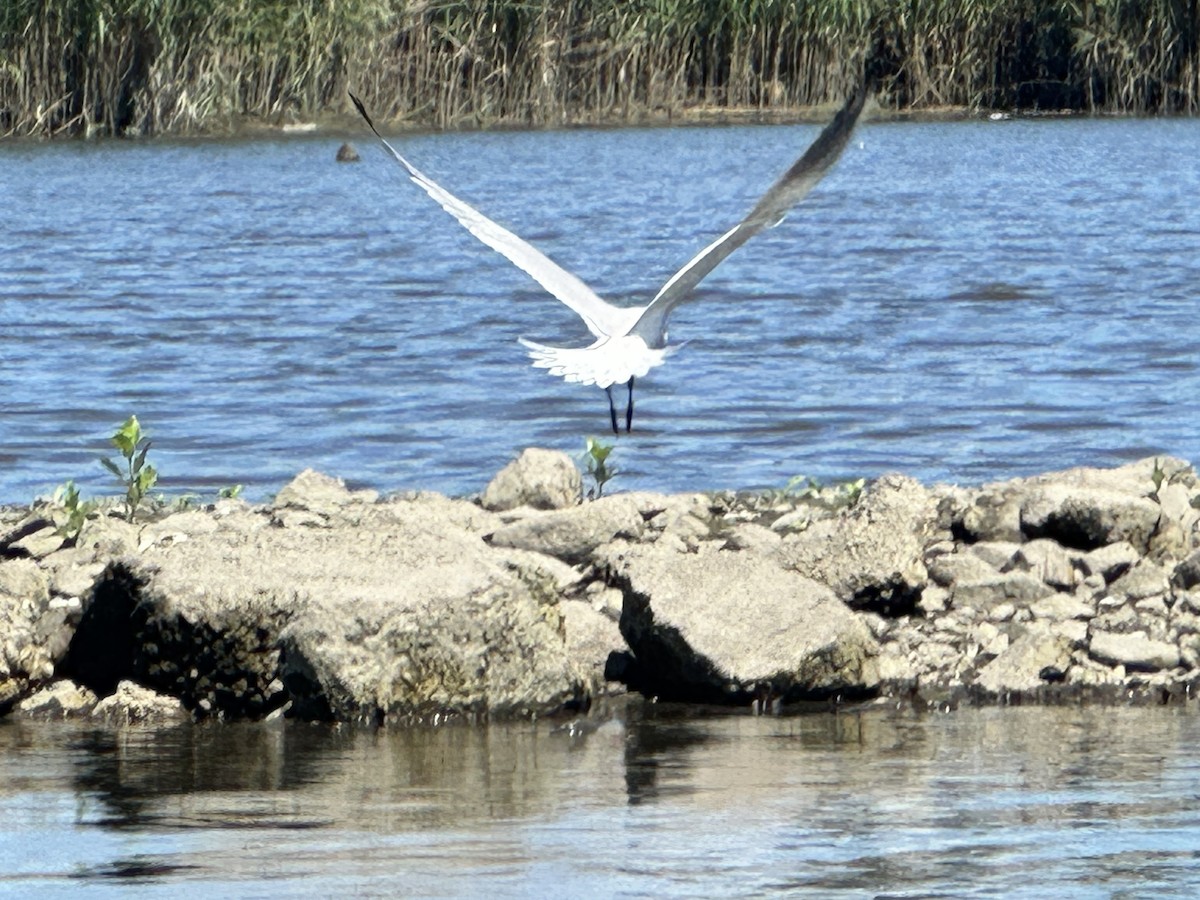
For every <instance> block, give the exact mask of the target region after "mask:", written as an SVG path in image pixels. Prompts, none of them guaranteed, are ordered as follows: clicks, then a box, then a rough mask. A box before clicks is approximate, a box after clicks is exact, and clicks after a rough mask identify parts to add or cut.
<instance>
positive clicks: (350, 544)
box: [0, 450, 1200, 724]
mask: <svg viewBox="0 0 1200 900" xmlns="http://www.w3.org/2000/svg"><path fill="white" fill-rule="evenodd" d="M580 495H581V479H580V475H579V472H578V470H577V469H576V468H575V466H574V464H573V463H572V461H571V459H570V458H569V457H567V456H566V455H565V454H561V453H557V452H552V451H537V450H530V451H526V452H525V453H524V454H522V456H521V457H520V458H519V459H518V460H516V461H514V463H512V464H510V466H508V467H506V469H505V470H503V471H502V472H501V473H499V474H498V475H497V476H496V478H495V479H494V480H493V482H492V483H491V484H490V485H489V486H488V488H487V490H486V491H484V493H483V494H482V495H481V496H480V497H479V498H475V499H474V500H466V499H453V498H448V497H444V496H441V495H438V494H432V493H413V494H406V495H402V496H397V497H389V498H380V497H379V496H378V495H377V494H376V493H375V492H373V491H350V490H348V489H347V488H346V487H345V486H344V485H343V484H342V483H341V482H340V481H337V480H335V479H333V478H330V477H328V476H324V475H320V474H318V473H315V472H311V471H308V472H304V473H302V474H301V475H299V476H297V477H296V479H294V480H293V481H292V482H291V483H290V484H289V485H287V486H286V487H284V488H283V489H282V490H281V491H280V492H279V493H278V494H277V495H276V497H275V499H274V501H273V502H272V503H271V504H269V505H258V506H254V505H249V504H247V503H244V502H241V501H238V500H228V499H227V500H221V501H220V502H218V503H216V504H214V505H212V506H209V507H206V508H203V509H189V510H184V511H176V512H163V513H160V514H158V515H155V516H153V517H151V518H150V519H148V520H145V521H136V522H133V523H130V522H126V521H125V520H124V519H123V518H120V517H119V516H117V515H115V514H98V513H94V514H93V515H92V517H91V518H89V519H87V520H86V521H85V522H84V523H83V524H82V527H81V528H80V529H79V530H78V534H77V536H76V537H74V538H73V539H68V538H67V537H65V536H64V532H65V531H68V530H69V529H68V528H65V527H63V525H64V519H63V512H62V511H61V510H57V509H55V508H53V507H51V506H48V505H41V506H37V507H35V508H32V509H16V508H8V509H6V510H4V513H3V516H0V709H2V710H3V711H4V712H6V713H16V714H19V715H33V716H46V715H49V716H59V715H62V716H86V715H99V716H102V717H106V718H112V717H116V718H118V719H122V720H138V719H151V720H154V719H161V718H165V719H168V720H170V719H174V718H187V717H196V718H205V717H219V718H251V719H255V718H263V717H270V716H279V715H287V716H294V717H299V718H302V719H313V720H338V721H347V722H360V723H375V724H384V723H403V722H417V721H441V720H443V719H444V718H446V717H450V718H453V719H467V720H479V719H481V718H487V717H495V716H499V717H509V716H518V717H520V716H529V715H546V714H554V713H562V712H575V711H581V710H586V709H587V708H588V707H589V706H590V705H591V704H592V703H594V702H595V701H596V700H598V699H602V698H607V697H611V696H614V695H619V694H622V693H624V692H626V691H634V692H639V693H641V694H643V695H645V696H647V697H653V698H657V699H660V700H664V701H682V702H689V703H706V704H720V705H730V706H734V707H744V708H753V709H756V710H759V711H768V710H780V709H784V708H787V707H788V706H789V705H790V704H793V703H799V702H811V701H818V702H823V703H830V704H838V703H843V702H849V701H860V700H870V699H875V698H884V699H886V700H889V701H893V702H902V703H912V704H917V705H920V706H946V705H951V706H952V705H956V704H960V703H984V704H986V703H1014V702H1061V701H1072V702H1074V701H1079V700H1095V701H1114V700H1120V701H1122V702H1127V701H1130V700H1133V701H1140V702H1153V703H1161V702H1171V701H1182V700H1185V699H1188V698H1190V697H1191V695H1192V692H1193V689H1194V687H1195V686H1196V683H1197V679H1198V677H1200V551H1198V550H1197V545H1198V540H1197V535H1198V523H1200V512H1198V511H1197V509H1196V507H1197V505H1200V484H1198V480H1197V477H1196V472H1195V470H1194V469H1193V468H1192V467H1191V466H1190V465H1189V464H1188V463H1186V462H1184V461H1182V460H1177V459H1171V458H1157V459H1146V460H1142V461H1140V462H1137V463H1132V464H1129V465H1126V466H1122V467H1120V468H1117V469H1073V470H1068V471H1065V472H1057V473H1048V474H1045V475H1040V476H1037V477H1033V478H1026V479H1019V480H1014V481H1008V482H1003V483H999V484H992V485H987V486H984V487H981V488H973V489H968V488H961V487H952V486H945V485H934V486H929V487H927V486H924V485H921V484H919V483H918V482H916V481H914V480H913V479H911V478H907V477H905V476H901V475H885V476H883V477H881V478H879V479H878V480H877V481H875V482H873V483H871V484H869V485H866V486H865V487H862V486H861V485H857V484H855V485H845V486H841V487H832V488H825V489H821V490H818V489H811V490H806V491H801V492H799V493H787V492H773V493H766V494H763V493H756V494H738V493H732V492H729V493H714V494H680V495H660V494H649V493H629V494H614V495H612V496H607V497H603V498H601V499H598V500H594V501H588V502H580ZM105 698H108V699H105Z"/></svg>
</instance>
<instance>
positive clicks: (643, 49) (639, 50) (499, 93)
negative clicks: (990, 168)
mask: <svg viewBox="0 0 1200 900" xmlns="http://www.w3.org/2000/svg"><path fill="white" fill-rule="evenodd" d="M1197 5H1198V3H1197V0H1051V2H1038V0H908V2H905V0H900V2H895V0H888V2H885V0H814V2H807V0H6V2H5V3H4V4H2V5H0V134H17V135H55V134H63V133H66V134H92V133H97V132H99V133H104V134H150V133H162V132H171V133H188V132H198V131H222V130H228V129H231V128H233V127H235V126H236V124H237V123H238V122H240V121H241V120H243V119H246V118H253V119H261V120H266V121H268V122H281V121H288V120H308V119H313V118H316V117H321V116H329V115H342V114H346V113H347V111H348V107H347V105H346V99H345V97H346V89H347V88H348V87H350V88H353V89H354V90H355V91H356V92H358V93H360V94H361V95H362V97H363V99H364V100H365V101H366V102H367V103H368V105H369V106H371V107H372V108H374V109H376V110H378V111H379V113H380V114H381V116H382V117H383V118H392V119H404V120H407V121H410V122H413V123H415V124H420V125H424V126H433V127H462V126H467V127H471V126H486V125H493V124H497V123H501V124H505V123H507V124H527V125H547V124H551V125H553V124H563V123H568V122H597V121H609V122H611V121H617V122H620V121H629V120H636V119H641V118H645V117H647V116H655V115H664V114H665V115H666V116H672V115H676V114H681V113H685V112H686V111H688V110H690V109H694V108H718V109H724V108H739V109H747V108H748V109H757V110H763V111H770V112H775V113H786V112H788V111H791V110H796V109H799V108H803V107H807V106H811V105H816V104H824V103H829V102H834V101H836V100H837V99H838V98H839V97H840V96H841V95H842V94H843V93H844V91H845V90H846V89H847V88H848V86H849V85H850V83H851V82H852V80H853V78H854V75H855V72H856V71H857V69H858V67H859V66H860V65H861V61H862V59H863V57H864V56H865V55H880V54H882V55H883V56H884V57H886V60H885V61H886V66H885V68H886V70H887V77H886V78H885V79H884V82H883V85H882V88H883V102H884V103H885V104H888V105H891V106H893V107H895V108H905V109H928V108H933V107H943V106H953V107H968V108H971V109H983V110H986V109H1071V110H1080V111H1087V112H1114V113H1147V112H1154V113H1159V112H1189V113H1190V112H1195V111H1196V109H1197V104H1198V102H1200V65H1198V63H1200V49H1198V46H1200V13H1198V11H1197Z"/></svg>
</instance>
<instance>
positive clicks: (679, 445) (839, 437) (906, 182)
mask: <svg viewBox="0 0 1200 900" xmlns="http://www.w3.org/2000/svg"><path fill="white" fill-rule="evenodd" d="M816 130H817V129H816V127H815V126H758V127H727V128H673V129H645V130H642V129H629V130H618V131H612V130H573V131H560V132H532V133H502V134H500V133H498V134H463V135H433V136H410V137H403V138H400V139H398V142H399V145H400V146H401V148H402V149H403V151H404V152H405V153H407V154H408V155H409V156H410V157H411V159H412V160H413V161H414V162H415V163H416V164H417V165H419V166H420V167H422V168H423V169H424V170H425V171H426V172H427V173H428V174H429V175H431V176H432V177H434V178H435V179H438V180H439V181H441V182H443V183H444V184H445V185H446V186H447V187H449V188H450V189H451V190H453V191H455V192H456V193H458V194H459V195H460V196H462V197H463V198H464V199H467V200H468V201H469V202H471V203H473V204H475V205H476V206H478V207H479V208H480V209H482V210H484V211H485V212H486V213H488V214H489V215H491V216H492V217H493V218H496V219H497V220H499V221H501V222H503V223H504V224H506V225H508V226H509V227H511V228H513V229H514V230H515V231H517V232H518V233H520V234H522V235H523V236H524V237H526V238H527V239H530V240H532V241H533V242H535V243H536V244H537V245H538V246H539V247H541V248H543V249H544V250H545V251H546V252H548V253H549V254H550V255H551V256H552V257H554V258H555V259H557V260H558V261H559V262H561V263H562V264H564V265H565V266H566V267H567V268H569V269H571V270H573V271H575V272H576V273H578V274H579V275H580V276H581V277H582V278H583V279H584V280H585V281H587V282H589V283H590V284H591V285H592V286H593V287H594V288H596V289H597V290H598V291H599V292H600V293H601V294H602V295H604V296H606V297H608V298H609V299H612V300H614V301H616V302H620V303H634V302H645V301H646V300H647V299H648V298H649V297H650V296H652V295H653V293H654V292H655V291H656V290H657V289H658V287H659V286H660V285H661V283H662V282H664V281H665V280H666V279H667V278H668V277H669V276H670V275H671V274H672V273H673V272H674V270H675V269H676V268H677V267H678V266H680V265H682V264H683V263H684V262H686V261H687V260H688V259H689V258H690V257H691V255H692V254H693V253H695V252H696V251H697V250H698V249H699V248H700V247H702V246H704V245H705V244H706V243H708V242H709V241H710V240H712V239H713V238H714V237H716V236H717V235H719V234H720V233H721V232H723V231H724V230H725V229H726V228H727V227H729V226H730V225H731V224H732V223H733V222H735V221H736V220H737V219H738V218H740V217H741V215H743V214H744V212H745V211H746V210H747V209H748V208H749V206H750V205H751V204H752V203H753V201H754V200H755V199H756V197H757V195H758V194H759V193H760V192H761V191H762V190H763V189H764V188H765V187H766V186H767V185H768V184H770V182H771V181H772V180H773V179H774V178H775V177H776V175H778V174H779V172H780V171H782V169H783V168H785V167H786V166H787V165H788V164H789V163H790V162H791V161H792V160H793V159H794V158H795V157H796V156H797V155H798V154H799V153H800V152H801V151H802V150H803V149H804V147H805V146H806V144H807V143H808V141H809V140H811V138H812V137H813V136H814V135H815V133H816ZM354 139H355V141H356V143H357V144H358V146H359V149H360V151H361V152H362V155H363V161H362V162H360V163H358V164H353V165H339V164H337V163H335V162H334V159H333V157H334V153H335V151H336V149H337V146H338V145H339V143H340V138H319V139H316V138H294V139H279V140H255V141H201V142H189V143H182V142H153V143H149V142H148V143H144V144H143V143H136V142H130V143H120V142H107V143H99V144H84V143H55V144H7V145H0V211H2V212H0V502H24V501H28V500H29V499H31V498H32V497H33V496H34V495H36V494H39V493H45V492H48V491H49V490H51V489H52V488H53V487H54V486H55V485H56V484H58V483H60V482H62V481H65V480H66V479H68V478H74V479H76V480H77V481H78V482H79V483H80V484H81V485H82V486H83V488H84V492H85V493H105V492H114V491H115V486H114V485H113V484H112V483H111V482H110V480H109V479H110V478H111V476H107V475H106V474H105V472H104V470H103V469H102V468H101V467H100V465H99V464H98V463H97V461H96V458H97V457H98V456H100V455H102V454H107V453H108V452H109V448H108V447H107V445H106V438H107V436H108V435H109V434H110V433H111V432H112V430H113V428H114V427H115V425H117V424H118V423H119V422H120V421H122V420H123V419H124V418H125V417H126V416H127V415H129V414H130V413H137V415H138V416H139V418H140V419H141V421H142V423H143V425H144V426H145V427H146V428H147V430H148V431H149V432H150V434H151V436H152V437H153V439H154V441H155V446H154V449H153V450H152V451H151V460H152V461H154V462H156V463H157V465H158V468H159V470H160V472H161V476H162V481H161V485H160V486H161V487H162V488H163V489H164V490H166V491H167V492H169V493H176V494H178V493H185V492H194V493H198V494H201V495H207V496H211V495H212V494H214V493H215V492H216V491H217V490H218V489H219V488H220V487H223V486H227V485H232V484H235V483H240V484H244V485H246V493H247V495H248V496H250V497H251V498H258V497H262V496H265V495H268V494H270V493H272V492H274V491H275V490H277V489H278V488H279V487H281V486H282V485H283V484H284V483H285V482H286V481H287V480H288V479H290V478H291V476H292V475H294V474H295V473H296V472H298V471H299V470H300V469H302V468H305V467H309V466H311V467H314V468H317V469H320V470H322V471H325V472H328V473H330V474H333V475H337V476H341V477H343V478H345V479H347V481H349V482H351V483H352V484H356V485H370V486H373V487H376V488H379V489H381V490H385V491H391V490H399V489H406V488H428V489H434V490H440V491H444V492H448V493H456V494H462V493H470V492H473V491H477V490H480V489H482V488H483V486H484V485H485V484H486V483H487V481H488V479H489V478H490V476H491V475H492V474H493V473H494V472H495V471H496V470H497V469H498V468H499V467H500V466H501V465H503V464H504V463H505V462H506V461H507V460H508V459H509V458H510V457H511V456H512V455H513V454H514V453H515V452H517V451H518V450H519V449H521V448H523V447H525V446H529V445H541V446H549V447H556V448H561V449H564V450H567V451H570V452H573V453H574V452H578V451H580V450H582V447H583V439H584V437H585V436H587V435H600V436H602V435H604V434H605V433H606V431H607V429H608V415H607V401H606V400H605V398H604V395H603V393H602V392H601V391H599V390H597V389H595V388H588V387H581V386H578V385H567V384H564V383H562V382H561V381H560V380H558V379H555V378H552V377H551V376H549V375H547V374H546V373H544V372H543V371H540V370H535V369H533V368H531V367H530V366H529V365H528V364H527V361H526V359H525V358H524V356H523V352H522V349H521V348H520V346H519V345H518V344H517V342H516V339H517V337H518V336H527V337H530V338H533V339H535V340H541V341H545V342H548V343H562V344H566V345H572V346H583V345H585V344H587V343H589V342H590V336H589V335H588V334H587V333H586V331H585V330H584V328H583V327H582V325H581V323H580V322H579V321H578V320H577V319H576V318H575V316H574V314H573V313H571V312H570V311H569V310H567V309H566V308H565V307H563V306H562V305H561V304H559V303H558V302H557V301H555V300H554V299H552V298H550V297H549V296H547V295H545V294H543V293H542V291H541V289H540V288H538V287H537V285H535V284H534V283H533V282H531V281H530V280H528V278H527V277H526V276H524V275H523V274H522V273H521V272H519V271H517V270H516V269H514V268H512V267H511V266H510V265H509V264H508V263H507V262H506V261H505V260H504V259H502V258H501V257H499V256H497V255H496V254H494V253H493V252H491V251H490V250H488V249H487V248H485V247H484V246H483V245H481V244H479V243H478V242H476V241H475V240H474V238H472V237H471V236H470V235H468V234H467V233H466V232H464V231H462V230H461V228H460V227H459V226H458V225H457V224H456V223H455V222H454V221H453V220H452V219H450V218H449V217H448V216H447V215H446V214H445V213H443V212H442V211H441V210H440V209H439V208H438V207H437V206H436V205H434V204H433V203H432V202H431V201H430V200H429V198H428V197H426V196H425V195H424V194H423V193H422V192H421V191H419V190H418V189H417V188H416V187H415V186H413V185H412V184H410V183H409V182H407V181H406V180H405V179H403V178H402V177H401V175H400V173H399V171H398V170H397V169H396V167H395V165H394V163H393V162H391V161H390V158H388V157H386V156H385V155H384V152H383V151H382V150H381V148H379V147H378V146H377V145H374V144H373V143H372V142H371V141H368V140H366V139H365V138H363V137H362V136H361V135H356V136H355V138H354ZM1198 145H1200V121H1191V120H1126V121H1089V120H1071V119H1068V120H1058V121H1006V122H962V123H946V124H913V123H905V124H870V123H868V124H866V125H865V126H862V127H861V128H860V129H859V131H858V132H857V133H856V136H855V140H854V143H853V144H852V146H851V147H850V148H849V150H848V151H847V153H846V155H845V157H844V158H843V160H842V161H841V163H840V164H839V166H838V167H837V168H836V169H835V170H834V171H833V172H832V174H831V175H830V176H829V177H828V178H827V179H826V180H825V181H824V182H823V183H822V184H821V185H820V186H819V187H818V189H817V190H816V191H815V192H814V193H813V194H812V195H811V196H810V197H809V199H808V200H807V201H805V203H804V204H803V205H802V207H800V208H799V209H797V210H796V211H795V212H794V213H793V214H792V215H791V216H790V217H789V218H788V219H787V221H785V222H784V224H783V225H781V226H780V227H778V228H776V229H774V230H772V231H770V232H768V233H766V234H764V235H762V236H760V237H758V238H756V239H755V240H754V241H752V242H750V243H749V244H747V245H746V246H745V247H744V248H742V249H741V250H739V251H738V253H736V254H735V255H734V256H733V257H731V258H730V259H729V260H728V261H727V262H726V263H725V264H723V265H722V266H721V267H720V268H719V269H718V270H717V271H716V272H714V273H713V274H712V275H711V276H710V277H709V279H708V281H707V282H705V284H704V285H702V287H701V290H700V292H699V295H698V297H697V299H696V300H695V302H694V303H690V304H687V305H685V306H683V307H681V308H680V309H678V310H677V312H676V314H675V315H674V316H673V318H672V327H671V335H672V338H673V339H674V340H677V341H688V342H689V343H688V346H687V347H686V348H685V349H684V350H683V351H682V352H680V353H679V354H677V355H676V356H674V357H673V358H672V359H671V360H670V361H669V362H668V363H667V365H665V366H664V367H662V368H659V369H656V370H654V371H653V372H652V373H651V374H650V376H648V377H647V378H645V379H642V380H641V381H640V382H639V384H638V414H637V420H636V421H635V429H636V430H635V432H634V433H633V434H632V435H631V436H628V437H626V436H624V435H623V436H621V437H620V438H619V440H617V445H618V446H617V450H616V451H615V452H614V455H613V457H612V461H613V462H614V463H615V464H616V466H617V467H618V468H619V469H621V470H622V472H623V474H622V475H621V476H619V478H618V481H615V482H613V484H612V488H614V489H615V488H619V487H624V488H626V489H632V488H646V489H655V490H664V491H673V490H696V489H707V488H741V487H769V486H775V487H780V486H782V485H784V484H785V483H786V482H787V480H788V479H789V478H790V477H791V476H793V475H798V474H805V475H810V476H816V477H818V478H822V479H825V478H838V477H858V476H871V475H875V474H878V473H880V472H883V471H888V470H899V471H902V472H906V473H908V474H910V475H913V476H916V477H918V478H921V479H923V480H927V481H932V480H949V481H956V482H962V483H971V482H981V481H986V480H992V479H999V478H1005V477H1010V476H1015V475H1019V474H1028V473H1032V472H1035V471H1041V470H1045V469H1047V468H1056V467H1063V466H1068V465H1076V464H1092V465H1111V464H1116V463H1120V462H1122V461H1124V460H1128V459H1131V458H1136V457H1141V456H1145V455H1149V454H1157V453H1170V454H1175V455H1179V456H1183V457H1185V458H1195V457H1197V456H1200V454H1198V453H1197V451H1198V450H1200V446H1198V444H1200V435H1198V434H1197V429H1196V426H1195V424H1194V423H1195V422H1196V420H1197V418H1198V414H1200V375H1198V371H1197V358H1198V354H1197V351H1196V348H1197V345H1198V344H1200V317H1198V316H1197V295H1198V293H1200V278H1198V275H1200V255H1198V254H1197V252H1196V248H1197V237H1198V236H1200V204H1197V203H1196V202H1195V198H1196V197H1197V196H1198V195H1200V167H1197V166H1196V163H1195V148H1196V147H1197V146H1198ZM610 437H611V436H610Z"/></svg>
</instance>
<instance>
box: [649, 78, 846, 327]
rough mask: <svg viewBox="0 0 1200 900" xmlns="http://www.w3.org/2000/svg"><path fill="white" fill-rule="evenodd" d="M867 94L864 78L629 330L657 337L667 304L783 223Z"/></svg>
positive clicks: (837, 147) (840, 146)
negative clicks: (737, 218)
mask: <svg viewBox="0 0 1200 900" xmlns="http://www.w3.org/2000/svg"><path fill="white" fill-rule="evenodd" d="M866 98H867V85H866V83H865V82H864V83H862V84H860V85H859V87H858V88H857V89H856V90H855V91H854V92H853V93H852V94H851V95H850V97H849V98H848V99H847V100H846V103H845V105H844V106H843V107H842V108H841V109H840V110H839V111H838V114H837V115H836V116H834V118H833V121H832V122H830V123H829V124H828V125H826V126H825V129H824V130H823V131H822V132H821V133H820V135H818V136H817V139H816V140H815V141H813V143H812V145H811V146H810V147H809V148H808V150H806V151H805V153H804V155H803V156H801V157H800V158H799V159H798V160H796V162H795V163H794V164H793V165H792V167H791V168H790V169H788V170H787V171H786V172H785V173H784V174H783V176H782V177H781V178H780V179H779V180H778V181H776V182H775V184H773V185H772V186H771V188H770V190H768V191H767V192H766V193H765V194H763V196H762V199H761V200H759V201H758V203H757V204H756V205H755V207H754V209H752V210H750V214H749V215H748V216H746V218H744V219H742V221H741V222H739V223H738V224H737V225H735V226H734V227H733V228H731V229H729V231H727V232H725V233H724V234H723V235H721V236H720V237H719V238H717V239H716V240H715V241H713V242H712V243H711V244H709V245H708V246H707V247H705V248H704V249H703V250H701V251H700V252H699V253H698V254H696V256H694V257H693V258H692V260H691V261H690V262H689V263H688V264H687V265H686V266H684V267H683V268H682V269H680V270H679V271H678V272H676V273H675V274H674V275H672V276H671V279H670V280H669V281H668V282H667V283H666V284H664V285H663V286H662V289H661V290H660V291H659V292H658V294H656V295H655V297H654V299H653V300H652V301H651V302H650V305H649V306H648V307H646V311H645V312H643V313H642V316H641V318H640V319H638V321H637V324H636V325H634V327H633V328H632V329H631V332H632V333H634V334H637V335H639V336H641V337H642V338H643V339H644V340H645V341H646V342H647V343H651V342H657V341H659V340H660V338H661V335H662V331H663V326H664V324H665V322H666V319H667V316H668V315H669V314H670V312H671V310H672V308H674V306H675V305H676V304H677V303H679V301H681V300H683V299H684V298H685V297H686V296H687V295H688V294H689V293H690V292H691V290H692V289H693V288H694V287H695V286H696V285H698V284H699V283H700V282H701V281H702V280H703V279H704V276H706V275H707V274H708V273H709V272H711V271H712V270H713V269H715V268H716V267H717V266H718V265H720V264H721V262H722V261H723V260H724V259H725V257H727V256H729V254H730V253H732V252H733V251H734V250H736V249H737V248H738V247H740V246H742V244H744V243H746V241H748V240H750V238H752V237H754V235H756V234H758V233H759V232H760V231H762V230H763V229H764V228H769V227H773V226H775V225H778V224H779V223H780V222H782V221H783V218H784V216H786V215H787V212H788V210H790V209H791V208H792V207H793V206H795V205H796V204H797V203H799V202H800V201H801V200H802V199H804V197H805V195H806V194H808V192H809V191H811V190H812V189H813V187H814V186H815V185H816V184H817V182H818V181H820V180H821V178H822V177H823V176H824V175H825V173H826V172H828V171H829V169H830V168H832V166H833V164H834V163H835V162H837V159H838V157H839V156H841V155H842V150H844V149H845V147H846V144H847V143H848V142H849V141H850V133H851V132H852V131H853V130H854V124H855V123H856V122H857V121H858V116H859V114H860V113H861V112H862V109H863V104H864V103H865V102H866Z"/></svg>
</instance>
